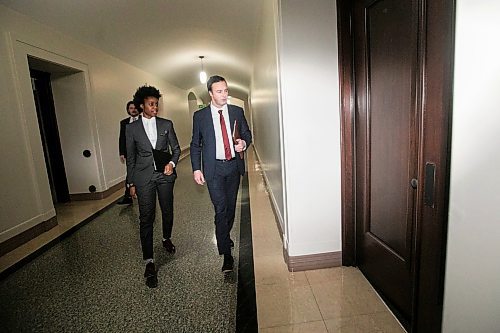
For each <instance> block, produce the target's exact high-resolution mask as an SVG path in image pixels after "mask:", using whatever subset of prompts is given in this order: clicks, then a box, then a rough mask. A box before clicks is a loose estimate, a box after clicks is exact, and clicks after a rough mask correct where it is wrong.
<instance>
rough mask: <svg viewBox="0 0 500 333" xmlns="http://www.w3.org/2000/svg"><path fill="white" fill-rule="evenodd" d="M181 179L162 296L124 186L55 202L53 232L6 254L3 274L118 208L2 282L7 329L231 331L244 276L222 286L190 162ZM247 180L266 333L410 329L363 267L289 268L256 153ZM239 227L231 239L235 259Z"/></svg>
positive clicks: (208, 215)
mask: <svg viewBox="0 0 500 333" xmlns="http://www.w3.org/2000/svg"><path fill="white" fill-rule="evenodd" d="M178 172H179V179H178V181H177V183H176V188H175V195H176V197H175V205H176V206H175V225H174V237H173V240H174V243H175V244H176V246H177V249H178V253H176V254H175V255H174V256H171V255H168V254H167V253H165V252H162V251H161V250H162V249H161V246H160V242H159V237H160V233H159V232H160V230H159V229H160V224H159V223H157V225H156V228H155V235H156V236H158V237H157V238H158V239H156V240H157V242H156V243H157V244H156V245H155V246H156V248H155V253H156V254H157V258H156V260H157V262H158V263H159V265H160V272H159V287H158V288H157V289H154V290H150V289H148V288H147V287H146V286H144V283H143V282H144V281H143V278H142V270H143V264H142V261H141V260H140V257H141V255H140V247H139V237H138V226H137V217H138V213H137V205H136V204H135V205H134V206H133V207H122V206H116V205H114V204H113V202H114V201H116V199H118V198H119V197H120V196H121V194H122V192H121V191H118V192H117V193H115V194H114V195H113V196H111V197H109V198H107V199H105V200H101V201H92V202H76V203H71V204H69V205H65V206H63V207H59V208H58V209H57V213H58V221H59V224H60V225H59V226H58V227H57V228H54V229H52V230H51V231H49V232H47V233H45V234H43V235H41V236H40V237H38V238H37V239H35V240H33V241H31V242H29V243H28V244H25V245H23V246H22V247H20V248H18V249H16V250H15V251H12V252H11V253H9V254H7V255H5V256H3V257H1V258H0V272H1V271H5V270H7V269H8V268H9V267H11V266H12V265H15V264H16V263H17V262H19V261H22V260H23V258H25V257H26V256H29V255H30V254H31V253H33V252H35V251H37V250H38V249H39V248H41V247H43V246H44V245H45V244H47V243H50V242H51V241H53V240H54V239H57V238H58V237H59V236H60V235H61V234H63V233H64V232H65V231H67V230H69V229H70V228H72V227H73V226H74V225H77V224H78V223H79V221H83V220H85V219H88V218H89V216H92V214H95V213H96V212H98V211H100V210H101V209H102V208H103V207H106V206H108V205H110V204H112V205H111V206H110V208H108V209H106V210H105V211H103V212H102V213H100V214H99V215H98V216H97V217H95V218H94V219H92V221H90V222H88V223H87V224H85V225H84V226H83V227H81V228H80V229H79V230H78V231H76V232H74V233H73V234H72V235H71V236H70V237H67V238H65V239H63V240H61V241H60V242H58V243H57V244H56V245H54V246H51V247H50V248H49V249H48V250H44V251H43V252H42V254H40V255H39V256H38V257H36V259H33V260H32V261H30V262H29V263H27V264H25V265H23V266H22V267H21V268H19V269H17V270H16V271H15V272H13V273H12V274H9V275H8V276H6V277H5V278H4V279H2V280H0V304H1V305H0V317H1V318H0V319H1V322H2V327H5V324H6V323H9V324H10V326H9V327H12V330H14V328H15V327H17V328H19V327H24V328H25V329H24V330H28V329H29V330H32V331H51V332H53V331H59V330H63V331H118V330H125V331H132V330H133V331H161V332H234V330H235V325H236V324H235V314H236V292H237V291H236V283H237V280H238V276H237V274H234V275H232V276H229V277H228V278H225V279H224V278H223V276H222V274H221V273H220V267H219V266H220V265H221V260H220V258H219V256H218V255H217V254H216V251H215V244H214V239H213V238H214V237H213V223H211V222H209V221H211V220H212V218H213V213H212V210H211V206H210V201H209V198H208V194H207V193H206V188H204V187H199V186H195V185H194V184H193V182H192V180H191V175H190V171H189V159H186V160H183V161H182V162H181V163H180V164H179V166H178ZM248 180H249V194H250V210H251V221H252V222H251V223H252V225H251V226H252V235H253V239H252V241H253V260H254V273H255V289H256V302H257V313H258V326H259V332H330V333H333V332H404V330H403V329H402V328H401V327H400V326H399V324H398V323H397V321H396V320H395V319H394V317H393V316H392V314H391V313H390V312H389V311H388V310H387V308H386V307H385V305H384V304H383V303H382V302H381V301H380V299H379V297H378V296H377V294H376V293H375V292H374V290H373V289H372V288H371V286H370V285H369V283H368V282H367V281H366V279H365V278H364V277H363V275H362V274H361V273H360V272H359V270H357V269H356V268H352V267H339V268H331V269H322V270H316V271H307V272H295V273H290V272H288V270H287V268H286V264H285V263H284V261H283V252H282V243H281V239H280V236H279V233H278V229H277V227H276V222H275V219H274V215H273V212H272V209H271V206H270V203H269V199H268V196H267V193H266V190H265V186H264V183H263V179H262V176H261V174H260V170H259V165H258V163H257V162H256V160H255V157H254V154H253V153H252V152H251V151H250V152H249V153H248ZM240 199H241V198H240ZM187 203H189V204H187ZM237 216H239V212H238V214H237ZM238 222H239V221H236V223H235V228H236V230H234V231H233V236H232V237H233V239H234V240H235V242H236V243H237V246H236V253H235V259H236V260H238V256H237V255H238V253H237V251H238V243H239V238H238V234H239V233H238V230H237V228H238ZM156 236H155V237H156ZM235 264H236V265H237V264H238V261H236V263H235ZM5 316H9V317H10V318H6V317H5ZM16 325H17V326H16ZM19 325H24V326H19Z"/></svg>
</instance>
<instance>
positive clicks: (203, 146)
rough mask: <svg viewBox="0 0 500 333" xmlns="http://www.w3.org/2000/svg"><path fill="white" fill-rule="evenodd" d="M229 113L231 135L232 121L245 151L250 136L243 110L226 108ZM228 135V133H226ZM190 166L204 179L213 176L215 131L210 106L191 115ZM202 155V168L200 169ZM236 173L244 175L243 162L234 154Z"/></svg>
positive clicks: (250, 139)
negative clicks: (199, 172) (200, 172)
mask: <svg viewBox="0 0 500 333" xmlns="http://www.w3.org/2000/svg"><path fill="white" fill-rule="evenodd" d="M227 109H228V113H229V123H230V124H231V133H230V135H231V136H232V134H233V133H232V132H233V130H234V121H235V120H236V124H237V125H238V130H239V133H240V137H241V139H242V140H244V141H245V142H246V144H247V149H248V147H249V146H250V144H251V143H252V134H251V133H250V129H249V128H248V123H247V121H246V119H245V114H244V112H243V109H242V108H240V107H238V106H236V105H228V106H227ZM228 134H229V133H228ZM230 140H231V139H230ZM190 153H191V166H192V168H193V171H195V170H202V171H203V175H204V177H205V179H207V180H210V179H211V178H213V176H214V170H215V156H216V149H215V130H214V125H213V121H212V112H211V110H210V105H208V106H207V107H205V108H203V109H201V110H199V111H196V112H195V113H194V115H193V137H192V139H191V146H190ZM202 155H203V167H202ZM236 161H237V163H238V171H239V172H240V174H241V175H243V174H244V173H245V161H244V159H242V158H240V156H239V154H238V153H236Z"/></svg>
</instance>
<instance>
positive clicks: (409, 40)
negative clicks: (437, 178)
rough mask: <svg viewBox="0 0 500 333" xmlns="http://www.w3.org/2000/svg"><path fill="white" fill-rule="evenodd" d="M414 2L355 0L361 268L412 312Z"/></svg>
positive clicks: (406, 311) (406, 315)
mask: <svg viewBox="0 0 500 333" xmlns="http://www.w3.org/2000/svg"><path fill="white" fill-rule="evenodd" d="M415 3H416V1H411V0H403V1H402V0H380V1H370V2H367V1H357V2H356V4H355V12H354V15H355V19H354V21H355V25H354V31H355V34H356V38H355V41H354V55H355V66H356V71H355V82H356V101H357V105H356V133H355V135H356V177H357V184H358V185H357V195H358V197H357V204H356V212H357V217H358V218H357V255H358V265H359V267H360V269H361V270H362V271H363V273H364V274H365V275H366V276H367V278H368V279H369V280H370V281H371V283H372V284H373V285H374V286H375V288H377V289H379V290H380V291H381V293H382V294H383V295H384V296H385V297H386V298H387V299H388V300H389V302H390V303H391V304H392V305H393V306H394V308H395V310H396V311H397V312H399V313H400V314H401V316H402V317H403V320H409V319H410V317H411V312H412V308H411V296H412V286H413V280H414V279H413V276H412V254H413V251H412V248H413V244H414V243H415V242H414V239H413V237H414V236H415V232H414V228H415V214H414V212H415V204H416V191H415V189H413V188H412V186H411V180H412V179H413V178H416V177H417V171H418V146H417V143H418V142H419V139H418V129H417V124H418V122H417V121H416V120H417V119H418V118H419V111H418V108H417V105H419V103H418V101H417V100H416V98H417V96H416V93H415V91H416V90H417V87H418V85H419V84H420V83H419V82H418V80H419V75H418V66H417V64H418V61H417V60H418V30H417V27H418V10H417V6H416V4H415Z"/></svg>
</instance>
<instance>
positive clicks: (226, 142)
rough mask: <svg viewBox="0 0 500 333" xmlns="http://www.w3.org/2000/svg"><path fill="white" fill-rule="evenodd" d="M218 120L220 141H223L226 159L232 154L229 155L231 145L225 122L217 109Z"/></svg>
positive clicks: (230, 157) (220, 111)
mask: <svg viewBox="0 0 500 333" xmlns="http://www.w3.org/2000/svg"><path fill="white" fill-rule="evenodd" d="M219 120H220V129H221V130H222V141H224V154H225V155H226V160H230V159H232V158H233V156H231V147H229V137H228V136H227V129H226V122H225V121H224V116H223V115H222V110H219Z"/></svg>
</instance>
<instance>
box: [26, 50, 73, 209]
mask: <svg viewBox="0 0 500 333" xmlns="http://www.w3.org/2000/svg"><path fill="white" fill-rule="evenodd" d="M28 65H29V70H30V78H31V87H32V91H33V98H34V102H35V108H36V113H37V120H38V127H39V130H40V139H41V142H42V147H43V153H44V158H45V166H46V170H47V177H48V180H49V185H50V192H51V196H52V202H53V203H54V205H55V204H58V203H65V202H69V201H70V191H69V186H68V178H67V173H66V167H65V161H64V154H63V149H62V145H61V136H60V131H59V125H58V117H57V112H56V106H55V103H54V95H53V88H52V82H53V80H54V79H57V78H58V77H62V76H66V75H72V74H74V73H76V72H78V71H77V70H75V69H72V68H69V67H65V66H62V65H58V64H54V63H51V62H48V61H44V60H41V59H38V58H35V57H31V56H28Z"/></svg>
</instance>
